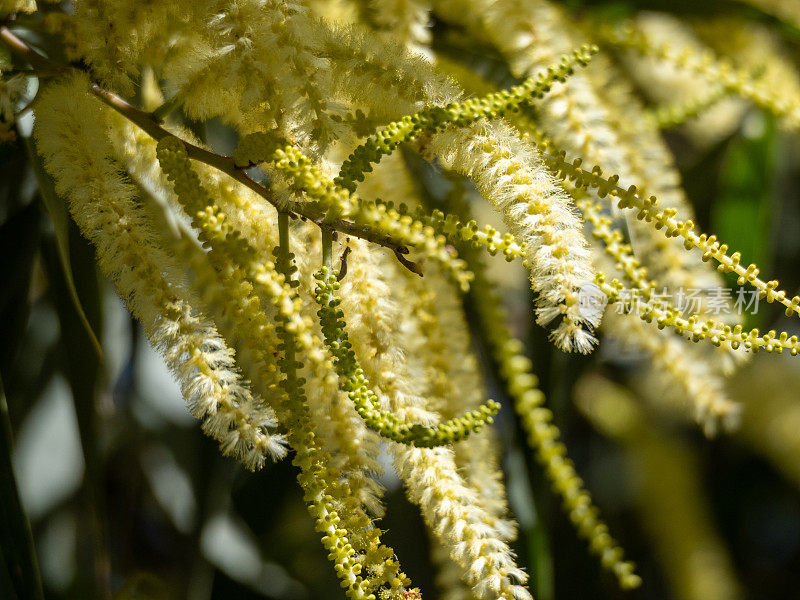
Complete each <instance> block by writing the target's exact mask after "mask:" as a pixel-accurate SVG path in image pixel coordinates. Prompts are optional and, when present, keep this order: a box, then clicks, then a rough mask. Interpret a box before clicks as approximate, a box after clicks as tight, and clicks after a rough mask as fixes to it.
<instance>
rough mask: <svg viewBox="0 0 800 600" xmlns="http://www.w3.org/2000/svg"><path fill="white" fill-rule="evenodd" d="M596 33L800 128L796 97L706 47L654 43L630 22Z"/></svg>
mask: <svg viewBox="0 0 800 600" xmlns="http://www.w3.org/2000/svg"><path fill="white" fill-rule="evenodd" d="M596 30H597V33H598V34H599V35H600V37H601V38H602V40H603V41H604V42H606V43H609V44H612V45H615V46H618V47H620V48H624V49H627V50H633V51H636V52H639V53H640V54H642V55H644V56H649V57H653V58H656V59H659V60H664V61H667V62H670V63H673V64H674V65H676V66H677V67H679V68H681V69H686V70H689V71H692V72H693V73H695V74H697V75H700V76H702V77H705V78H706V79H708V81H710V82H711V83H719V84H721V85H723V86H724V88H725V90H726V91H728V92H730V93H734V94H739V95H740V96H742V97H743V98H746V99H747V100H750V101H751V102H753V104H755V105H756V106H759V107H761V108H763V109H765V110H768V111H770V112H771V113H773V114H774V115H775V116H776V117H779V118H781V119H782V120H783V121H784V122H785V123H786V125H787V126H788V127H789V128H790V129H793V130H797V129H798V128H800V96H797V95H795V96H784V95H783V94H781V93H780V91H779V90H777V89H776V88H775V87H773V86H770V85H765V84H764V82H762V81H761V79H760V78H759V77H757V76H754V75H753V74H752V73H750V72H748V71H745V70H743V69H738V68H736V66H735V65H734V64H733V63H731V62H730V61H729V60H727V59H725V58H723V57H717V56H715V55H714V52H713V51H711V50H710V49H709V50H708V51H707V52H705V53H703V54H700V55H698V54H696V53H693V52H683V53H679V52H676V51H675V50H673V49H672V48H671V47H670V45H669V44H654V43H652V42H651V41H650V39H649V38H648V37H647V36H646V35H645V34H644V33H643V32H642V31H640V30H639V29H637V28H636V27H635V26H634V25H633V24H631V23H625V24H622V25H619V26H617V27H608V26H606V27H602V26H600V27H597V28H596Z"/></svg>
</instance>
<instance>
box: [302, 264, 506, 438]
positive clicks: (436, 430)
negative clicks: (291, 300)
mask: <svg viewBox="0 0 800 600" xmlns="http://www.w3.org/2000/svg"><path fill="white" fill-rule="evenodd" d="M338 275H339V274H338V272H337V271H331V270H329V269H328V268H327V267H323V268H322V269H321V270H320V271H318V272H317V273H316V274H315V275H314V278H315V279H317V281H318V283H317V290H316V296H315V297H316V300H317V303H318V304H319V306H320V310H319V312H318V314H319V317H320V322H321V323H322V333H323V334H324V335H325V343H326V344H327V345H328V348H329V349H330V351H331V353H332V354H333V356H334V365H335V366H336V371H337V372H338V374H339V381H340V385H341V386H342V388H343V389H344V390H345V391H346V392H347V393H348V395H349V396H350V399H351V400H352V401H353V404H355V406H356V410H357V411H358V414H359V415H361V418H363V419H364V422H365V423H366V425H367V427H369V428H370V429H372V430H373V431H375V432H377V433H379V434H380V435H381V436H383V437H386V438H388V439H390V440H393V441H395V442H399V443H401V444H410V445H412V446H418V447H420V448H432V447H434V446H443V445H446V444H452V443H454V442H458V441H459V440H462V439H464V438H466V437H467V436H468V435H470V434H471V433H477V432H478V431H480V430H481V428H482V427H483V426H484V425H485V424H490V423H492V417H493V416H494V415H496V414H497V412H498V411H499V410H500V405H499V404H498V403H497V402H494V401H493V400H489V401H488V402H486V404H484V405H483V406H481V407H479V408H478V409H477V410H473V411H470V412H468V413H466V414H465V415H464V416H461V417H455V418H452V419H450V420H448V421H447V422H446V423H442V424H441V425H437V426H435V427H427V426H424V425H419V424H413V425H407V424H405V423H404V422H403V421H402V420H401V419H400V418H398V417H397V416H395V415H393V414H392V413H389V412H386V411H382V410H380V409H379V408H378V407H377V406H378V398H377V396H376V395H375V393H374V392H373V391H372V390H371V389H370V388H369V382H368V380H367V378H366V375H365V374H364V371H363V369H362V368H361V366H360V365H359V364H358V360H357V359H356V355H355V353H354V352H353V350H352V345H351V344H350V340H349V339H348V335H347V332H346V331H345V329H344V320H343V316H344V313H342V311H341V310H339V309H338V308H337V307H338V306H339V304H340V303H341V301H340V300H339V299H337V298H335V297H334V296H333V292H334V290H336V289H338V288H339V283H338V281H337V278H338Z"/></svg>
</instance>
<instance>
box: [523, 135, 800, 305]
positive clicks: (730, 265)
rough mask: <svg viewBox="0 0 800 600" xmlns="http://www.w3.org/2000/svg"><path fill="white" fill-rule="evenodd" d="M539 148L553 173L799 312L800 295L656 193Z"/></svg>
mask: <svg viewBox="0 0 800 600" xmlns="http://www.w3.org/2000/svg"><path fill="white" fill-rule="evenodd" d="M539 150H540V152H541V154H542V158H543V159H544V161H545V163H546V164H547V165H548V167H549V168H550V169H551V170H552V171H553V173H554V174H556V176H558V177H559V178H560V179H563V180H565V181H568V182H571V183H572V184H573V185H575V186H576V187H578V188H585V189H596V190H597V191H598V193H599V194H601V196H606V195H611V196H613V197H614V198H616V203H617V206H618V207H619V208H621V209H632V210H636V211H637V213H636V216H637V218H638V219H639V220H645V221H647V222H648V223H651V224H652V225H653V227H655V228H656V229H663V234H664V236H665V237H681V238H682V239H683V240H684V243H685V245H686V247H687V248H689V249H691V248H695V247H696V248H699V249H700V250H701V251H702V252H703V259H704V260H710V259H714V260H715V261H717V262H718V263H719V265H720V267H721V270H722V271H724V272H733V273H735V274H736V275H738V276H739V285H743V284H744V283H745V282H747V283H749V284H750V285H752V286H753V287H754V288H755V289H756V290H758V291H759V292H760V293H761V296H762V297H764V298H766V299H767V301H768V302H775V301H777V302H780V303H781V304H783V305H784V306H785V307H786V308H787V310H791V311H792V312H794V313H795V314H798V315H800V298H798V297H795V298H792V299H791V300H790V299H788V298H787V297H786V292H785V291H783V290H780V291H777V292H776V291H775V289H776V288H777V285H778V282H777V281H771V282H769V283H765V282H764V281H763V280H761V279H759V278H758V273H759V271H758V267H756V266H755V265H749V266H748V267H747V268H746V269H745V268H744V267H742V266H741V264H739V262H740V258H739V256H738V253H737V254H735V255H733V256H728V254H727V251H728V246H727V245H725V244H720V242H719V241H717V239H716V236H711V237H709V236H707V235H706V234H697V233H696V232H695V229H694V223H692V221H680V220H678V219H676V217H675V215H676V214H677V211H676V210H675V209H670V208H666V209H663V210H662V209H660V207H659V206H658V199H657V198H656V197H655V196H651V197H650V198H643V197H642V196H641V195H640V193H639V190H638V189H637V188H636V186H633V185H632V186H630V187H629V188H627V189H625V188H623V187H621V186H620V185H618V183H617V181H618V177H617V178H616V179H615V178H614V176H612V177H610V178H607V177H604V176H603V175H602V171H601V169H600V168H599V167H594V168H593V169H592V170H591V171H587V170H585V169H583V168H581V167H580V166H576V165H575V164H574V163H573V162H571V161H569V160H567V158H566V155H565V153H564V152H563V151H561V152H556V153H554V152H553V151H552V148H551V147H550V146H549V145H548V144H541V145H540V146H539Z"/></svg>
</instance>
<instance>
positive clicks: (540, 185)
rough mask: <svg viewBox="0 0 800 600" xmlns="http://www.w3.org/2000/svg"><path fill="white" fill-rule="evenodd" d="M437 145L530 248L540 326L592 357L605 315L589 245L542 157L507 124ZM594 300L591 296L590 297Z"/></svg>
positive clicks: (448, 134) (437, 140)
mask: <svg viewBox="0 0 800 600" xmlns="http://www.w3.org/2000/svg"><path fill="white" fill-rule="evenodd" d="M433 147H434V149H435V150H436V152H437V154H438V155H439V156H440V157H441V159H442V161H443V162H444V163H445V165H447V166H448V167H449V168H452V169H453V170H456V171H458V172H460V173H463V174H465V175H467V176H469V177H470V178H471V179H473V180H474V181H475V182H476V184H477V185H478V189H479V190H480V191H481V193H482V194H484V196H485V197H486V198H487V199H489V200H490V202H492V204H493V205H494V206H495V208H496V209H497V210H498V211H500V212H501V213H502V215H503V218H504V219H505V221H506V223H507V224H508V226H509V228H510V229H511V231H512V233H514V235H515V236H516V237H517V239H520V240H523V241H524V244H525V266H526V267H527V268H528V269H529V270H530V279H531V287H532V288H533V290H534V291H535V292H537V294H538V297H537V299H536V305H537V322H538V323H539V324H541V325H546V324H547V323H550V322H551V321H553V320H554V319H556V318H557V317H562V319H561V322H560V323H559V324H558V326H557V327H556V329H555V330H554V331H553V332H552V334H551V336H552V338H553V339H554V340H555V342H556V344H557V345H558V347H559V348H561V349H563V350H565V351H578V352H581V353H584V354H585V353H588V352H590V351H591V350H592V348H593V347H594V344H595V342H596V340H595V338H594V336H593V335H592V333H591V331H592V329H593V328H594V327H596V326H597V325H598V324H599V322H600V318H601V315H602V307H599V305H598V304H596V303H594V302H591V301H587V299H594V295H593V293H594V292H595V289H594V285H593V284H592V280H593V277H594V268H593V267H592V265H591V262H590V254H589V249H588V247H587V243H586V240H585V239H584V238H583V236H582V234H581V232H580V223H579V221H578V219H577V217H576V215H575V214H574V212H573V209H572V207H571V206H570V205H569V204H568V200H567V198H566V197H565V194H564V193H563V190H561V189H560V188H559V187H558V186H557V185H556V184H555V182H554V181H553V180H552V178H551V175H550V174H549V173H548V172H547V171H546V170H545V169H543V168H542V163H541V159H540V158H539V157H538V155H537V154H536V151H535V150H534V149H533V148H531V147H529V146H528V145H527V144H526V143H525V142H524V141H523V140H521V139H520V138H519V137H518V136H516V135H514V134H513V132H512V131H510V130H509V129H508V128H507V127H505V126H503V125H501V124H499V123H498V124H493V123H487V124H482V125H475V126H473V127H472V128H471V129H466V130H460V129H448V130H447V131H445V132H443V133H441V134H438V135H437V136H435V137H434V139H433ZM589 297H591V298H589Z"/></svg>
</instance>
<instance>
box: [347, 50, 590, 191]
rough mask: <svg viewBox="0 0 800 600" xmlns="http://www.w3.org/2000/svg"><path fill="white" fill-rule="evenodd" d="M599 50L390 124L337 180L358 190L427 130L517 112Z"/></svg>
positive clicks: (358, 150)
mask: <svg viewBox="0 0 800 600" xmlns="http://www.w3.org/2000/svg"><path fill="white" fill-rule="evenodd" d="M596 53H597V48H596V47H595V46H584V47H582V48H580V49H578V50H575V51H574V52H573V54H572V56H564V57H562V59H561V63H560V64H559V65H558V66H557V67H549V68H548V69H547V70H546V71H544V72H542V73H539V74H538V75H537V76H535V77H531V78H529V79H527V80H526V81H525V82H523V83H522V84H520V85H518V86H514V87H512V88H511V89H509V90H504V91H502V92H496V93H491V94H489V95H487V96H484V97H483V98H471V99H469V100H466V101H464V102H461V103H451V104H448V105H447V106H444V107H438V106H436V107H433V108H429V109H426V110H424V111H421V112H418V113H416V114H414V115H411V116H407V117H404V118H403V119H402V120H401V121H397V122H394V123H390V124H389V125H387V126H386V127H384V128H383V129H381V130H379V131H377V132H376V133H374V134H373V135H371V136H370V137H369V139H367V141H366V142H364V143H363V144H362V145H361V146H359V147H358V148H356V149H355V150H354V151H353V153H352V154H351V155H350V157H349V158H348V159H347V160H346V161H345V162H344V164H342V168H341V170H340V172H339V176H338V177H337V178H336V180H335V181H336V183H337V184H338V185H340V186H342V187H343V188H345V189H348V190H350V191H351V192H354V191H355V190H356V182H358V181H363V180H364V173H368V172H370V171H372V166H371V165H372V164H374V163H378V162H380V160H381V158H382V157H384V156H387V155H389V154H391V153H392V152H394V151H395V149H396V148H397V147H398V146H399V145H400V144H401V143H403V142H410V141H412V140H414V139H417V138H418V137H420V136H421V135H422V134H424V133H436V132H437V131H441V130H443V129H444V128H445V127H447V126H449V125H453V126H455V127H466V126H468V125H471V124H472V123H475V122H476V121H479V120H481V119H496V118H499V117H502V116H503V115H505V114H506V112H509V111H510V112H516V111H518V110H519V107H520V106H522V105H525V104H527V103H530V102H531V101H532V100H533V99H534V98H542V97H543V96H544V95H545V94H546V93H547V92H549V91H550V87H551V86H552V85H553V84H555V83H556V82H559V81H565V80H566V78H567V77H568V76H570V75H571V74H572V72H573V70H574V69H575V67H576V66H578V65H580V66H586V65H587V64H588V63H589V61H590V60H591V58H592V56H593V55H594V54H596Z"/></svg>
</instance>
